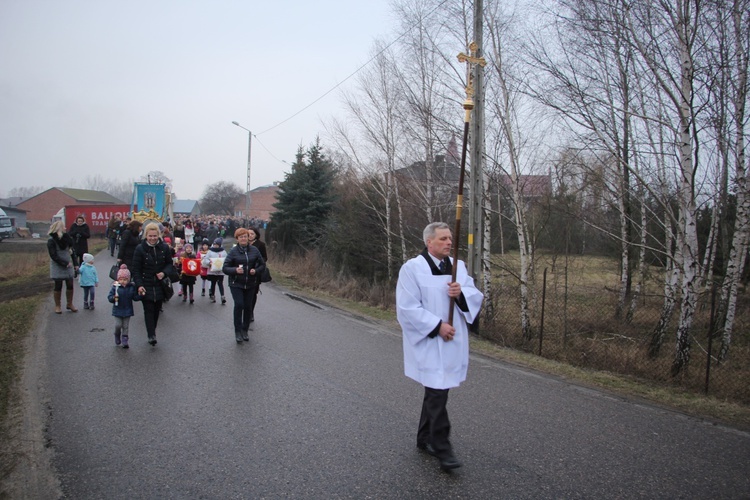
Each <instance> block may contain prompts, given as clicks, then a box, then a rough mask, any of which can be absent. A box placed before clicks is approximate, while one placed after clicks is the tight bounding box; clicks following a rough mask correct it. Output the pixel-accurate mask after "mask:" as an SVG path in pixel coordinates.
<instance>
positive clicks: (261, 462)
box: [38, 253, 750, 499]
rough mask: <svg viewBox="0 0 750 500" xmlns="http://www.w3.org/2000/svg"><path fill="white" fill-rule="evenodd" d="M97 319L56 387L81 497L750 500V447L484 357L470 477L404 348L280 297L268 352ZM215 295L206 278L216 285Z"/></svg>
mask: <svg viewBox="0 0 750 500" xmlns="http://www.w3.org/2000/svg"><path fill="white" fill-rule="evenodd" d="M112 262H113V260H112V259H111V258H110V257H109V254H108V253H101V254H99V256H98V257H97V261H96V264H97V267H98V269H99V276H100V279H101V280H102V283H101V284H100V286H99V288H98V290H97V293H98V294H99V298H98V300H97V303H96V304H97V307H96V309H95V310H94V311H86V310H83V309H82V308H81V307H80V304H81V302H82V293H81V290H80V288H78V287H77V289H76V300H77V303H78V304H79V309H80V311H79V312H78V313H77V314H73V313H67V312H66V313H64V314H63V315H62V316H57V315H55V314H54V313H53V312H52V298H51V297H50V302H49V304H48V305H47V307H46V310H44V311H43V314H45V315H47V318H46V323H45V327H44V332H43V335H41V339H42V342H43V346H42V348H41V349H39V351H38V353H39V354H38V355H39V356H41V357H42V358H41V359H39V361H41V362H42V363H41V366H43V367H44V369H43V370H41V371H40V375H39V377H40V381H39V383H40V385H41V386H43V388H44V391H45V393H46V394H47V397H48V398H49V400H48V402H47V403H46V404H47V407H46V408H45V410H46V411H47V412H48V414H49V417H48V422H47V434H46V439H47V440H48V443H49V445H50V447H51V449H52V451H53V458H52V465H53V466H54V468H55V471H56V474H57V477H58V479H59V484H60V487H61V489H62V492H63V494H64V496H65V497H66V498H72V499H93V498H96V499H99V498H102V499H103V498H106V499H119V498H122V499H137V498H149V499H151V498H153V499H173V498H174V499H183V498H185V499H197V498H201V499H232V498H529V499H544V498H596V499H604V498H670V499H672V498H748V497H750V474H749V473H750V435H749V434H748V433H745V432H741V431H739V430H735V429H731V428H727V427H722V426H716V425H712V424H710V423H706V422H702V421H700V420H697V419H694V418H691V417H686V416H684V415H681V414H678V413H674V412H670V411H665V410H663V409H659V408H656V407H653V406H649V405H644V404H642V403H637V402H632V401H627V400H624V399H622V398H619V397H614V396H612V395H609V394H606V393H602V392H599V391H595V390H591V389H586V388H582V387H580V386H576V385H573V384H571V383H568V382H566V381H564V380H561V379H558V378H554V377H549V376H546V375H540V374H537V373H534V372H531V371H527V370H525V369H521V368H518V367H516V366H512V365H509V364H505V363H502V362H498V361H494V360H491V359H488V358H485V357H481V356H472V359H471V366H470V369H469V377H468V380H467V382H466V383H465V384H464V385H462V386H461V387H460V388H458V389H455V390H452V391H451V395H450V400H449V405H448V408H449V412H450V416H451V420H452V422H453V436H452V438H453V443H454V447H455V449H456V452H457V455H458V457H459V459H460V460H461V461H462V462H463V463H464V466H463V467H462V468H461V469H458V470H456V471H454V472H452V473H445V472H442V471H440V470H439V468H438V464H437V461H436V460H435V459H434V458H431V457H429V456H426V455H424V454H423V453H420V452H419V451H418V450H417V449H416V446H415V444H416V443H415V433H416V427H417V422H418V418H419V410H420V407H421V398H422V388H421V386H419V385H418V384H416V383H415V382H412V381H411V380H409V379H407V378H406V377H404V375H403V365H402V354H401V338H400V334H399V332H398V330H396V329H394V328H392V327H390V326H387V325H385V326H384V325H381V324H378V323H375V322H371V321H369V320H366V319H362V318H356V317H353V316H352V315H350V314H347V313H344V312H341V311H339V310H336V309H332V308H330V307H327V306H324V305H320V304H317V305H316V304H314V303H310V302H306V301H301V300H298V299H297V298H295V297H294V296H292V295H290V294H288V293H287V292H286V291H285V290H284V289H282V288H281V287H278V286H277V285H275V284H270V285H267V286H264V287H263V294H262V295H261V297H260V299H259V304H258V307H257V310H256V322H255V323H254V324H253V331H251V332H250V333H251V340H250V342H247V343H245V344H243V345H237V344H236V343H235V340H234V333H233V328H232V319H231V315H232V301H231V298H230V297H228V300H229V302H228V304H227V305H226V306H221V305H220V304H219V303H216V304H210V303H209V301H208V297H196V303H195V304H194V305H192V306H191V305H189V304H184V303H182V302H181V301H179V298H178V297H177V296H176V295H175V298H174V299H173V300H172V301H171V302H169V303H168V304H167V305H166V307H165V313H164V314H163V315H162V317H161V318H160V320H159V327H158V330H157V338H158V341H159V344H158V345H157V346H156V347H151V346H149V345H148V344H147V342H146V340H147V339H146V332H145V328H144V324H143V311H142V309H140V305H137V308H136V316H135V317H134V318H133V319H132V320H131V328H130V330H131V331H130V333H131V348H130V349H129V350H124V349H121V348H117V347H115V345H114V339H113V334H112V330H113V319H112V317H111V315H110V314H111V307H110V306H109V304H108V303H107V302H106V298H105V297H106V293H107V291H108V283H109V279H108V278H107V271H108V269H109V267H110V265H111V264H112ZM199 283H200V280H199Z"/></svg>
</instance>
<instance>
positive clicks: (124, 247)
mask: <svg viewBox="0 0 750 500" xmlns="http://www.w3.org/2000/svg"><path fill="white" fill-rule="evenodd" d="M140 232H141V222H140V221H137V220H134V221H131V222H130V224H128V228H127V229H126V230H125V231H123V232H122V235H120V250H118V252H117V263H118V264H125V265H126V266H128V269H130V268H131V267H133V254H134V253H135V248H136V247H137V246H138V245H139V244H140V243H141V239H140V238H139V237H138V234H140Z"/></svg>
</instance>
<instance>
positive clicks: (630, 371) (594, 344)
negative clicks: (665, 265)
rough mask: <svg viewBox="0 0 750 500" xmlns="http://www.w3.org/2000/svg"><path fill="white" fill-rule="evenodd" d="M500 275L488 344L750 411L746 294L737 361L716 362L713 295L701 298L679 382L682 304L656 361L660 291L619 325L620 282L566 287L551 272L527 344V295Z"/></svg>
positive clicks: (541, 286) (539, 293)
mask: <svg viewBox="0 0 750 500" xmlns="http://www.w3.org/2000/svg"><path fill="white" fill-rule="evenodd" d="M497 275H499V279H498V281H497V282H496V283H497V284H496V285H495V286H494V288H493V303H492V308H491V309H490V310H491V311H492V318H489V320H487V319H485V321H483V322H482V330H481V332H480V334H481V335H482V336H483V337H486V338H489V339H490V340H493V341H495V342H498V343H500V344H502V345H504V346H507V347H511V348H515V349H520V350H524V351H527V352H533V353H535V354H539V355H541V356H543V357H545V358H549V359H554V360H557V361H561V362H564V363H568V364H571V365H574V366H577V367H582V368H591V369H596V370H605V371H610V372H615V373H618V374H623V375H628V376H634V377H638V378H641V379H645V380H648V381H650V382H652V383H654V382H655V383H658V384H664V385H670V386H676V387H680V388H682V389H685V390H689V391H693V392H696V393H699V392H701V393H708V394H711V395H712V396H715V397H717V398H720V399H723V400H727V401H732V402H736V403H741V404H750V299H749V298H748V297H747V296H746V295H745V294H741V296H740V297H739V300H738V305H737V319H736V320H735V323H734V331H733V335H732V343H731V347H730V350H729V356H728V358H727V359H726V360H724V361H723V362H721V363H719V362H718V360H717V357H716V353H717V351H718V341H717V339H716V336H715V335H712V330H711V315H712V300H711V299H712V293H711V290H707V291H706V292H704V293H702V294H700V296H699V299H698V304H697V308H696V313H695V317H694V320H693V324H692V328H691V335H690V341H691V348H690V360H689V363H688V365H687V366H686V367H685V368H684V369H683V370H682V371H681V372H680V373H679V374H678V375H676V376H672V374H671V369H672V364H673V360H674V357H675V354H676V331H677V324H678V320H679V314H680V303H679V298H678V300H677V302H676V304H675V308H674V311H673V313H672V315H671V319H670V322H669V324H668V328H667V330H666V332H667V333H666V335H665V336H664V338H663V344H662V346H661V349H660V350H659V352H658V354H657V355H655V356H652V355H650V353H649V346H650V345H651V342H652V336H653V333H654V330H655V327H656V325H657V324H658V322H659V320H660V316H661V313H662V306H663V304H664V296H663V294H660V293H656V291H657V287H656V285H652V286H651V288H652V289H651V290H647V291H646V292H645V293H642V294H640V295H639V296H638V298H637V301H636V304H635V308H634V309H633V311H632V317H630V318H629V317H628V316H629V315H628V310H627V309H626V310H625V311H622V314H620V317H619V318H618V317H616V316H617V315H616V307H617V289H616V282H615V283H613V284H612V285H611V286H608V285H607V284H603V283H601V282H598V283H591V281H592V280H587V279H585V277H582V276H584V274H582V273H581V272H579V273H577V274H576V279H569V276H565V277H564V279H563V277H562V276H561V275H559V274H558V275H555V274H554V273H547V269H545V270H544V272H542V273H539V277H540V278H541V279H538V280H537V283H536V285H535V286H533V287H532V289H531V291H530V294H529V297H530V298H529V308H528V310H529V320H530V325H531V328H530V331H529V333H530V335H526V336H524V334H523V332H522V329H521V324H522V323H521V314H520V310H521V308H520V291H519V287H518V286H517V285H514V284H513V283H514V282H517V280H515V279H514V278H513V277H512V276H511V275H510V274H505V275H502V273H497V274H496V276H497ZM628 306H630V304H628ZM485 307H486V305H485ZM712 337H713V338H712ZM709 351H710V353H709Z"/></svg>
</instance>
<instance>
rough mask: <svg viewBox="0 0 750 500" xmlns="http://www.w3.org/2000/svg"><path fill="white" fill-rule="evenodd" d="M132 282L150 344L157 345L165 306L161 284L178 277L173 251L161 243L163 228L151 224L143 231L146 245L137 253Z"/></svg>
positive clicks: (139, 247)
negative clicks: (159, 326)
mask: <svg viewBox="0 0 750 500" xmlns="http://www.w3.org/2000/svg"><path fill="white" fill-rule="evenodd" d="M131 274H132V279H133V281H134V282H135V286H136V289H137V290H138V295H140V296H141V304H143V318H144V319H145V321H146V332H147V333H148V343H149V344H151V345H152V346H153V345H156V325H157V323H158V322H159V312H160V311H161V306H162V303H163V302H164V299H165V296H164V289H163V288H162V283H161V281H162V280H163V279H164V278H165V277H166V276H171V275H172V274H174V267H173V266H172V249H171V248H169V246H168V245H167V244H166V243H164V242H163V241H162V239H161V231H159V225H158V224H156V223H155V222H151V223H149V224H147V225H146V227H145V228H144V230H143V241H142V242H141V243H140V244H139V245H138V246H137V247H136V249H135V252H134V253H133V268H132V269H131Z"/></svg>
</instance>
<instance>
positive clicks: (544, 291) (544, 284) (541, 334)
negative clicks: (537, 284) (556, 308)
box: [539, 267, 547, 356]
mask: <svg viewBox="0 0 750 500" xmlns="http://www.w3.org/2000/svg"><path fill="white" fill-rule="evenodd" d="M546 299H547V268H546V267H545V268H544V278H543V279H542V318H541V320H540V323H541V324H540V325H539V355H540V356H541V355H542V337H544V303H545V301H546Z"/></svg>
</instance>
